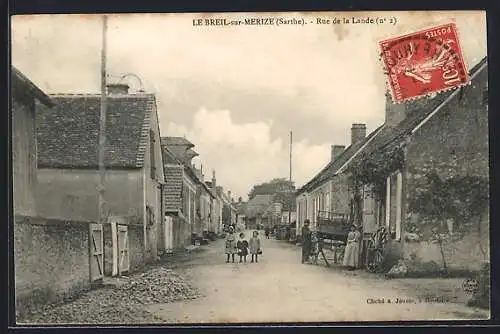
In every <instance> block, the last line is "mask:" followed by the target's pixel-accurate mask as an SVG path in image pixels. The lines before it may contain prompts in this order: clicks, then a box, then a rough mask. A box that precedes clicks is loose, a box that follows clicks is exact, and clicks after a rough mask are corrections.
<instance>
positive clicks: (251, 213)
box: [245, 195, 274, 217]
mask: <svg viewBox="0 0 500 334" xmlns="http://www.w3.org/2000/svg"><path fill="white" fill-rule="evenodd" d="M273 198H274V196H273V195H255V197H254V198H252V199H251V200H249V201H248V202H247V204H246V210H245V214H246V216H247V217H255V216H256V215H257V214H263V213H264V212H265V211H266V210H267V208H268V207H269V205H271V204H272V202H273Z"/></svg>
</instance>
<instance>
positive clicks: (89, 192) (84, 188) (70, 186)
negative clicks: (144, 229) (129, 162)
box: [35, 169, 145, 223]
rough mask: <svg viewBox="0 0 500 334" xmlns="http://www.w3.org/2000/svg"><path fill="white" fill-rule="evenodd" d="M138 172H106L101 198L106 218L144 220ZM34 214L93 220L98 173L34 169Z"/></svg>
mask: <svg viewBox="0 0 500 334" xmlns="http://www.w3.org/2000/svg"><path fill="white" fill-rule="evenodd" d="M142 175H143V174H142V172H141V170H108V171H106V184H105V187H106V189H105V198H106V204H107V208H108V209H109V214H110V215H115V216H134V217H135V218H136V223H142V221H143V219H144V210H145V208H144V196H143V195H144V193H143V182H142ZM37 177H38V184H37V187H36V198H35V200H36V204H37V213H38V214H39V215H40V216H43V217H50V218H58V219H63V220H64V219H67V220H82V221H97V220H98V203H97V200H98V197H97V186H98V184H99V172H98V171H97V170H85V169H38V170H37Z"/></svg>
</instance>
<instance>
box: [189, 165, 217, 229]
mask: <svg viewBox="0 0 500 334" xmlns="http://www.w3.org/2000/svg"><path fill="white" fill-rule="evenodd" d="M192 168H193V170H194V172H195V174H196V176H197V178H198V180H197V191H196V201H197V204H196V207H197V210H196V219H195V226H194V231H193V233H196V234H202V233H203V232H208V231H209V227H210V224H211V222H212V209H213V208H212V206H213V201H214V200H215V196H216V195H215V194H214V193H213V192H212V190H211V189H210V187H209V186H208V185H207V184H206V183H205V175H204V174H203V169H202V168H203V166H201V168H200V169H197V168H196V166H194V165H193V167H192ZM212 232H213V231H212Z"/></svg>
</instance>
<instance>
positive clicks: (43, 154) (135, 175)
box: [36, 85, 164, 275]
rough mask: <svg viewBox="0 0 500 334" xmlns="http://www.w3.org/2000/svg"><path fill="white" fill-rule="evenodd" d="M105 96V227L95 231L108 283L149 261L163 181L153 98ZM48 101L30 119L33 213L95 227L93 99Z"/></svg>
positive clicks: (119, 92)
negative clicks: (33, 124) (33, 130)
mask: <svg viewBox="0 0 500 334" xmlns="http://www.w3.org/2000/svg"><path fill="white" fill-rule="evenodd" d="M107 88H108V92H107V116H106V150H105V161H104V163H105V166H106V174H105V184H104V187H105V194H104V199H105V203H106V205H105V210H104V211H105V212H104V214H105V215H106V217H107V222H108V223H109V224H104V226H103V227H102V228H103V236H102V238H103V240H104V272H105V274H108V275H116V274H118V271H119V272H123V271H135V270H137V269H138V268H140V267H142V266H143V265H144V264H145V263H147V262H152V261H155V260H156V258H157V255H158V251H159V250H158V246H159V245H160V246H161V244H162V242H161V237H162V233H161V229H162V223H163V221H162V216H163V215H162V211H163V209H162V205H163V201H162V188H163V184H164V173H163V164H162V155H161V148H160V131H159V124H158V115H157V107H156V98H155V95H154V94H147V93H129V92H128V86H127V85H108V87H107ZM51 97H52V99H53V101H54V102H55V103H56V107H55V108H53V109H52V110H47V109H46V110H43V111H41V112H39V113H37V140H38V170H37V174H38V180H39V186H38V188H37V196H36V197H37V202H38V204H39V210H40V213H41V214H42V215H43V216H45V217H50V218H57V219H71V220H82V221H89V222H97V221H98V218H99V214H98V213H99V211H98V186H99V180H100V175H99V170H98V146H99V138H98V133H99V115H100V102H101V96H100V94H74V95H73V94H57V95H52V96H51ZM117 235H118V236H117ZM99 238H101V237H99ZM121 239H123V240H121ZM100 242H101V240H97V243H98V244H99V243H100ZM117 244H122V248H121V249H119V250H118V249H117V247H118V246H117ZM160 248H161V247H160ZM160 250H161V249H160ZM118 262H119V263H120V266H119V267H118V268H117V263H118ZM121 266H123V268H122V267H121Z"/></svg>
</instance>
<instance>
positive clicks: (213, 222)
mask: <svg viewBox="0 0 500 334" xmlns="http://www.w3.org/2000/svg"><path fill="white" fill-rule="evenodd" d="M205 184H206V185H207V186H208V188H209V189H210V191H211V192H212V194H213V199H212V210H211V216H210V223H209V227H208V231H209V232H215V233H220V232H222V206H223V203H222V198H221V196H220V194H219V193H218V192H217V179H216V177H215V170H214V171H212V180H211V181H206V182H205Z"/></svg>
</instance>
